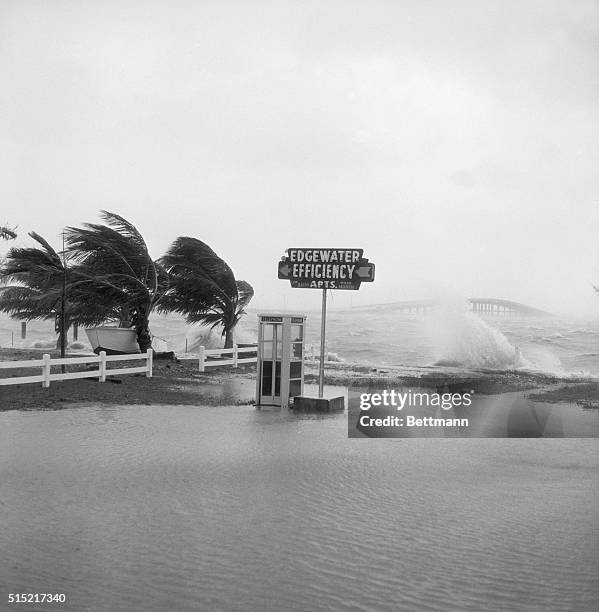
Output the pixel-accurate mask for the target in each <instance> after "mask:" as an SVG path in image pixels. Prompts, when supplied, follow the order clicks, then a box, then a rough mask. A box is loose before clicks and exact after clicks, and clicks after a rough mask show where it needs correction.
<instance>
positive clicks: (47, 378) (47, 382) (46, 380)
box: [42, 353, 50, 389]
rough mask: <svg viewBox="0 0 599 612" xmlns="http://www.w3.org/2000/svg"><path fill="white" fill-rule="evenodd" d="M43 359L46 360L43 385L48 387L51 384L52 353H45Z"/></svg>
mask: <svg viewBox="0 0 599 612" xmlns="http://www.w3.org/2000/svg"><path fill="white" fill-rule="evenodd" d="M42 359H43V360H44V365H43V366H42V376H43V377H44V380H43V381H42V387H43V388H44V389H47V388H48V387H49V386H50V355H48V353H44V355H43V357H42Z"/></svg>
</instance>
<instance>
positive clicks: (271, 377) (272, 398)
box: [259, 323, 283, 406]
mask: <svg viewBox="0 0 599 612" xmlns="http://www.w3.org/2000/svg"><path fill="white" fill-rule="evenodd" d="M261 331H262V333H261V337H260V338H259V340H260V351H259V354H261V356H262V359H261V360H260V372H259V381H260V397H259V404H261V405H265V406H280V405H281V362H282V358H283V324H282V323H263V324H262V326H261Z"/></svg>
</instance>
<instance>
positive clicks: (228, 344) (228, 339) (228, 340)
mask: <svg viewBox="0 0 599 612" xmlns="http://www.w3.org/2000/svg"><path fill="white" fill-rule="evenodd" d="M225 348H233V328H227V329H225Z"/></svg>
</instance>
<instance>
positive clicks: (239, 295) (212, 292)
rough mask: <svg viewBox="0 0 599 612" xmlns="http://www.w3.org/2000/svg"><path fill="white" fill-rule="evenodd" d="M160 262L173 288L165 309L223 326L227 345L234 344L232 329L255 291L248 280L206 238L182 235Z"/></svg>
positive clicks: (194, 321) (212, 326) (162, 305)
mask: <svg viewBox="0 0 599 612" xmlns="http://www.w3.org/2000/svg"><path fill="white" fill-rule="evenodd" d="M160 263H161V264H162V265H163V266H164V267H165V269H166V270H167V271H168V274H169V277H170V289H169V290H168V292H167V293H166V295H165V296H164V299H163V301H162V303H161V305H160V310H161V311H162V312H177V313H179V314H182V315H184V316H185V319H186V320H187V322H188V323H204V324H207V325H209V326H210V328H211V329H213V328H215V327H218V326H222V328H223V332H222V335H223V336H224V337H225V348H231V347H232V346H233V329H234V328H235V326H236V325H237V323H238V322H239V319H240V318H241V317H242V315H243V314H245V310H244V308H245V307H246V306H247V305H248V303H249V302H250V300H251V299H252V297H253V295H254V290H253V289H252V286H251V285H250V284H249V283H248V282H246V281H236V280H235V276H234V275H233V272H232V270H231V268H230V267H229V266H228V265H227V264H226V263H225V262H224V261H223V260H222V259H221V258H220V257H219V256H218V255H217V254H216V253H215V252H214V251H213V250H212V249H211V248H210V247H209V246H208V245H207V244H205V243H204V242H202V241H201V240H198V239H197V238H189V237H186V236H181V237H179V238H177V240H175V242H173V244H172V245H171V247H170V249H169V250H168V252H167V254H166V255H165V256H164V257H163V258H162V259H161V260H160Z"/></svg>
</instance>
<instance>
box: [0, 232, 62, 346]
mask: <svg viewBox="0 0 599 612" xmlns="http://www.w3.org/2000/svg"><path fill="white" fill-rule="evenodd" d="M29 236H31V238H33V239H34V240H35V241H36V242H37V243H38V244H39V245H40V247H41V248H37V247H19V248H18V247H13V248H12V249H10V251H9V252H8V253H7V255H6V261H5V263H4V264H3V265H2V267H1V268H0V277H1V280H2V282H3V283H15V284H12V285H9V286H7V287H2V288H0V312H5V313H6V314H8V315H10V316H12V317H16V318H19V319H21V320H24V321H31V320H34V319H54V321H55V324H54V327H55V330H56V331H57V332H58V333H59V345H60V349H61V355H62V356H64V354H65V351H66V334H67V330H68V328H69V327H70V313H69V311H70V308H69V307H68V304H67V301H66V285H67V282H68V270H67V267H66V262H65V260H64V257H62V258H61V256H60V254H59V253H57V252H56V251H55V250H54V249H53V248H52V247H51V246H50V244H49V243H48V242H47V241H46V240H45V239H44V238H42V237H41V236H40V235H39V234H36V233H35V232H30V233H29Z"/></svg>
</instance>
